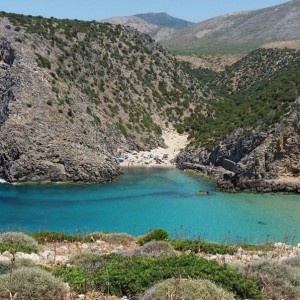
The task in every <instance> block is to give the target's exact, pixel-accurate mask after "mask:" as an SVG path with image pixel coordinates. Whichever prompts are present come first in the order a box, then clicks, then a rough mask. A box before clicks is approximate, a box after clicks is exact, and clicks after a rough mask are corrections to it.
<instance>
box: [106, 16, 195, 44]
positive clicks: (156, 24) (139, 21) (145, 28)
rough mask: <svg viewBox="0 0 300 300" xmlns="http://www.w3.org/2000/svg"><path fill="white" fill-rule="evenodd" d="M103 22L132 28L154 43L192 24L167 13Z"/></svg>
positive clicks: (115, 18) (111, 19)
mask: <svg viewBox="0 0 300 300" xmlns="http://www.w3.org/2000/svg"><path fill="white" fill-rule="evenodd" d="M104 21H105V22H109V23H112V24H119V25H123V26H129V27H132V28H134V29H137V30H138V31H139V32H141V33H145V34H148V35H150V36H151V37H152V38H153V39H155V40H156V41H160V40H162V39H167V38H168V37H169V36H171V35H172V34H173V33H175V32H177V31H179V30H181V29H183V28H186V27H188V26H190V25H192V24H193V22H189V21H185V20H182V19H179V18H175V17H172V16H170V15H169V14H167V13H145V14H136V15H133V16H123V17H112V18H109V19H105V20H104Z"/></svg>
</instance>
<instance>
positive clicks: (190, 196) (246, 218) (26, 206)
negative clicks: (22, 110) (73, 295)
mask: <svg viewBox="0 0 300 300" xmlns="http://www.w3.org/2000/svg"><path fill="white" fill-rule="evenodd" d="M124 171H125V174H124V175H122V176H120V177H119V178H118V179H116V180H115V181H114V182H112V183H109V184H102V185H100V184H99V185H95V184H94V185H67V184H45V185H10V184H0V228H1V230H2V231H7V230H22V231H25V232H30V231H43V230H47V231H65V232H68V233H76V232H81V233H85V232H93V231H107V232H126V233H129V234H132V235H135V236H137V235H140V234H144V233H146V232H148V231H149V230H151V229H154V228H163V229H165V230H167V231H168V232H169V234H171V235H172V236H173V237H180V238H202V239H205V240H207V241H217V242H229V241H230V242H249V243H250V242H251V243H259V242H265V241H287V242H289V243H299V242H300V218H299V216H300V196H299V195H285V194H252V193H236V194H230V193H222V192H217V191H216V190H215V186H214V184H213V183H211V182H210V181H206V180H203V179H198V178H195V177H192V176H190V175H187V174H186V173H184V172H182V171H180V170H177V169H158V168H132V169H125V170H124ZM199 190H206V191H209V193H210V195H204V196H199V195H197V194H196V192H197V191H199Z"/></svg>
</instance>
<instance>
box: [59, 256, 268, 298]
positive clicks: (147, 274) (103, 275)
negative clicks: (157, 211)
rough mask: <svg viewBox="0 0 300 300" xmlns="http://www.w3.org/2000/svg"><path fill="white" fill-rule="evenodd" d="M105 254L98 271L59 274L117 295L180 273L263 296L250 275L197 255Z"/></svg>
mask: <svg viewBox="0 0 300 300" xmlns="http://www.w3.org/2000/svg"><path fill="white" fill-rule="evenodd" d="M102 258H103V262H102V263H101V264H102V266H103V267H102V268H100V269H99V270H97V271H96V272H95V273H92V274H91V273H88V272H86V271H85V270H84V269H83V268H68V267H65V266H64V267H61V268H59V269H57V271H56V274H57V275H58V276H60V277H61V278H63V279H64V280H66V281H67V282H69V283H70V284H71V286H72V287H73V288H74V289H76V290H77V291H79V292H83V291H84V290H85V286H88V287H89V288H93V289H97V290H101V291H104V292H108V291H109V292H110V293H113V294H115V295H118V296H122V295H127V296H137V295H140V294H142V293H144V292H145V291H146V290H147V289H148V288H150V287H151V286H153V285H154V284H156V283H158V282H160V281H162V280H164V279H167V278H172V277H175V278H176V277H179V276H181V277H182V278H187V277H188V278H194V279H197V278H201V279H209V280H211V281H212V282H214V283H216V284H217V285H222V286H223V287H224V288H225V289H226V290H227V291H234V292H235V293H236V294H237V295H238V296H239V297H244V296H246V297H249V298H251V299H262V296H261V293H260V292H259V290H258V289H257V287H256V286H255V284H254V282H253V281H252V280H251V279H242V277H240V276H239V275H238V274H237V273H236V272H235V271H234V270H232V269H231V268H229V267H227V266H222V265H219V264H218V263H216V262H211V261H207V260H205V259H203V258H198V257H196V256H194V255H188V256H186V255H181V256H175V257H168V258H146V257H140V256H129V257H128V256H122V255H116V254H111V255H106V256H103V257H102Z"/></svg>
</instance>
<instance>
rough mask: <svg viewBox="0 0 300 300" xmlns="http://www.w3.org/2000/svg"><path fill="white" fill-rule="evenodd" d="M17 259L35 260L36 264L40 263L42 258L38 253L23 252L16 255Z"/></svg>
mask: <svg viewBox="0 0 300 300" xmlns="http://www.w3.org/2000/svg"><path fill="white" fill-rule="evenodd" d="M15 256H16V258H22V259H30V260H33V261H35V262H39V261H40V256H39V255H38V254H36V253H31V254H28V253H23V252H17V253H16V255H15Z"/></svg>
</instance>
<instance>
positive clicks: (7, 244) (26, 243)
mask: <svg viewBox="0 0 300 300" xmlns="http://www.w3.org/2000/svg"><path fill="white" fill-rule="evenodd" d="M40 250H41V246H40V245H39V244H38V243H37V242H36V241H35V240H34V239H33V238H32V237H30V236H28V235H26V234H24V233H21V232H5V233H2V234H0V252H3V251H9V252H10V253H16V252H24V253H33V252H34V253H36V252H38V251H40Z"/></svg>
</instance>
